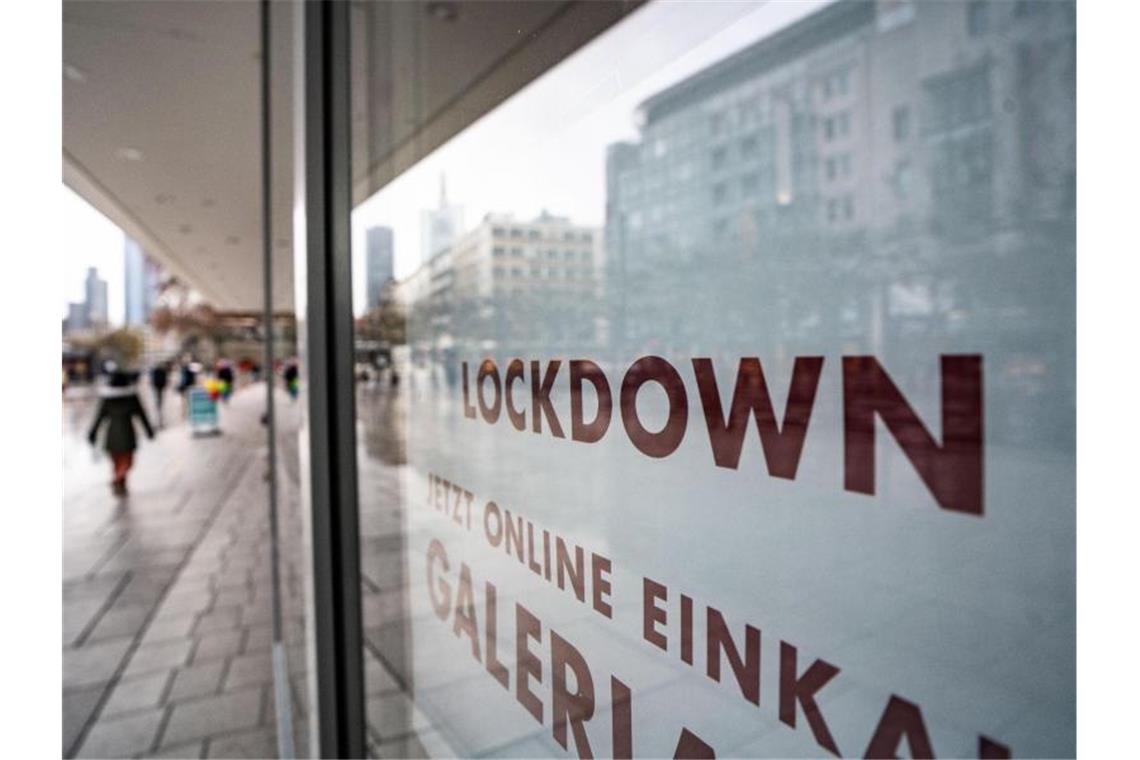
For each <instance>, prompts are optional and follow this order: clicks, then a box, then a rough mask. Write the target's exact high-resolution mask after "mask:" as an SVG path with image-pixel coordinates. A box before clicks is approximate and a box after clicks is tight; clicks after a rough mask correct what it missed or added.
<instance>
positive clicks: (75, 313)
mask: <svg viewBox="0 0 1140 760" xmlns="http://www.w3.org/2000/svg"><path fill="white" fill-rule="evenodd" d="M86 329H87V304H85V303H74V302H73V303H69V304H68V305H67V319H66V321H65V322H64V325H63V332H64V334H67V333H75V332H80V331H81V330H86Z"/></svg>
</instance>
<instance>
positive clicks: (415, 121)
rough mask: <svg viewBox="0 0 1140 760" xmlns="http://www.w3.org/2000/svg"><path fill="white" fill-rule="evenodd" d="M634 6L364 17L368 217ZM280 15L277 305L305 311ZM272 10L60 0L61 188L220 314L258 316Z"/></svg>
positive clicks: (360, 39) (389, 8)
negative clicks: (454, 140)
mask: <svg viewBox="0 0 1140 760" xmlns="http://www.w3.org/2000/svg"><path fill="white" fill-rule="evenodd" d="M638 4H639V0H604V1H603V0H597V1H596V2H595V1H592V2H581V1H578V2H570V1H567V0H562V1H561V2H510V3H506V2H488V1H487V0H480V1H475V2H463V3H453V2H441V1H439V0H437V1H436V2H429V3H414V4H413V3H397V4H389V3H363V2H354V3H353V17H352V20H353V24H354V29H353V51H352V53H353V56H352V66H353V111H354V113H353V122H354V123H353V131H354V139H353V149H352V152H353V163H354V167H353V179H354V197H355V201H356V202H360V201H362V200H364V199H365V198H366V197H368V196H369V195H371V194H372V193H374V192H375V191H376V190H377V189H379V188H380V187H381V186H383V185H384V184H386V183H387V182H388V181H390V180H391V179H392V178H393V177H395V176H396V175H398V174H399V173H400V172H401V171H403V170H404V169H406V168H407V167H409V166H411V165H412V164H413V163H415V162H416V161H418V160H419V159H420V158H422V157H423V156H424V155H426V154H427V153H429V152H430V151H431V150H432V149H434V148H435V147H437V146H438V145H440V144H441V143H442V142H444V141H446V140H447V139H448V138H449V137H450V136H451V135H454V134H455V133H457V132H458V131H460V130H461V129H463V128H464V127H466V126H467V125H468V124H470V123H471V122H473V121H474V120H476V119H477V118H479V116H481V115H482V114H484V113H486V112H487V111H488V110H490V109H491V108H493V107H494V106H495V105H497V104H498V103H500V102H502V100H503V99H504V98H506V97H509V96H510V95H511V94H512V93H514V92H516V91H517V90H518V89H519V88H520V87H522V86H524V85H525V84H526V83H527V82H529V81H531V80H532V79H533V78H534V77H536V76H538V75H539V74H541V73H542V72H543V71H545V70H546V69H547V68H549V67H550V66H553V65H555V64H556V63H557V62H558V61H560V60H561V59H562V58H563V57H565V56H566V55H569V54H570V53H571V52H572V51H573V50H574V49H576V48H577V47H578V46H580V45H582V44H585V43H586V42H587V41H589V40H590V39H592V38H593V37H594V36H596V35H597V34H599V33H600V32H602V31H603V30H604V29H606V28H607V27H609V26H610V25H611V24H613V23H615V22H617V21H618V20H619V19H620V18H622V17H623V16H624V15H625V14H626V13H628V12H629V11H630V10H632V9H633V8H635V7H637V5H638ZM270 5H271V7H272V9H273V11H272V14H271V15H272V18H273V37H272V45H273V49H272V50H271V62H272V63H273V93H272V102H273V119H272V122H273V137H272V140H273V171H274V175H273V209H272V211H273V229H274V233H273V239H274V245H273V253H274V267H273V270H274V306H275V308H276V309H291V308H292V304H293V277H292V273H293V257H292V245H291V241H292V230H291V226H292V178H293V172H292V151H293V147H292V142H291V134H292V130H291V118H292V102H291V97H290V95H291V90H292V80H291V70H292V52H293V40H292V28H291V26H292V24H291V21H292V18H291V17H292V13H293V10H294V5H293V3H286V2H275V3H271V4H270ZM259 7H260V4H259V3H257V2H253V1H251V0H231V1H230V2H220V1H215V2H209V1H206V0H200V1H194V0H168V1H166V2H158V1H157V0H65V2H64V4H63V77H64V79H63V169H64V172H63V173H64V181H65V182H66V183H67V184H68V185H69V186H70V187H71V188H72V189H74V190H75V191H76V192H78V193H79V194H80V195H82V196H83V197H84V198H85V199H86V200H87V201H88V202H90V203H91V204H92V205H94V206H95V207H96V208H98V209H99V210H100V211H102V212H103V213H104V214H105V215H107V216H108V217H109V218H110V219H111V220H112V221H114V222H115V223H116V224H118V225H119V226H120V227H121V228H122V229H123V230H124V231H125V232H126V233H127V234H128V235H130V236H132V237H134V238H135V239H136V240H138V241H139V242H140V243H141V244H142V245H143V246H144V248H145V249H146V250H147V251H148V253H150V255H151V256H153V257H154V258H155V259H157V260H158V261H160V262H162V263H164V264H165V265H166V266H167V267H168V268H169V269H171V270H172V271H173V272H174V273H175V274H178V275H180V276H181V277H182V278H183V279H184V280H186V281H187V282H189V283H190V284H191V285H193V286H194V287H195V288H196V289H197V290H199V291H200V292H201V293H202V295H203V296H205V297H206V298H207V299H209V300H210V301H211V302H212V303H213V304H214V305H215V306H216V307H218V308H221V309H240V310H253V309H260V308H261V307H262V269H261V259H262V247H261V245H262V244H261V180H260V176H261V175H260V172H261V168H260V167H261V154H260V122H259V118H260V69H261V64H260V60H259V55H258V51H259V47H260V26H259V24H260V20H259V16H258V14H259Z"/></svg>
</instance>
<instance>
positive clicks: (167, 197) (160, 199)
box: [154, 193, 174, 206]
mask: <svg viewBox="0 0 1140 760" xmlns="http://www.w3.org/2000/svg"><path fill="white" fill-rule="evenodd" d="M154 202H155V203H157V204H158V205H160V206H165V205H166V204H167V203H173V202H174V196H173V195H171V194H170V193H159V194H158V195H156V196H154Z"/></svg>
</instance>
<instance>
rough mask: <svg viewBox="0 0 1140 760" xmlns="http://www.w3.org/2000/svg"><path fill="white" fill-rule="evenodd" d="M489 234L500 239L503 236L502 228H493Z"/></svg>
mask: <svg viewBox="0 0 1140 760" xmlns="http://www.w3.org/2000/svg"><path fill="white" fill-rule="evenodd" d="M491 234H492V235H494V236H495V237H502V236H503V228H502V227H493V228H492V229H491Z"/></svg>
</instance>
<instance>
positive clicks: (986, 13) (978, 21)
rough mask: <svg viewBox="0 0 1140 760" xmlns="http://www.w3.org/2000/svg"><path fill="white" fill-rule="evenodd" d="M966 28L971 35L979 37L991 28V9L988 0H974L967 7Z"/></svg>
mask: <svg viewBox="0 0 1140 760" xmlns="http://www.w3.org/2000/svg"><path fill="white" fill-rule="evenodd" d="M966 29H967V30H968V31H969V32H970V36H971V37H979V36H981V35H983V34H985V33H986V32H988V31H989V30H990V9H989V4H988V3H987V2H986V0H973V1H972V2H971V3H970V5H969V6H968V7H967V8H966Z"/></svg>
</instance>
